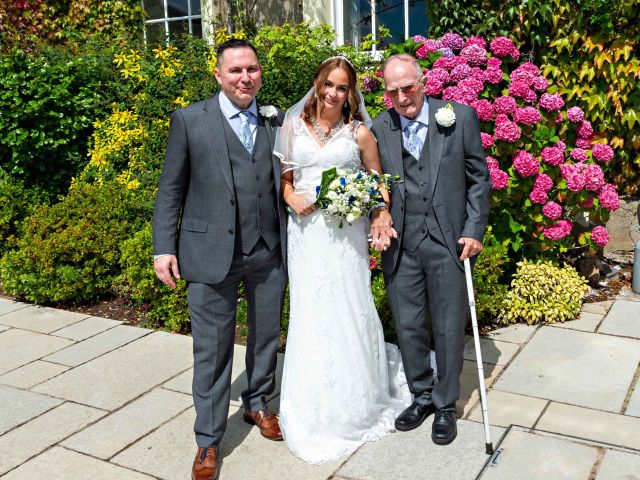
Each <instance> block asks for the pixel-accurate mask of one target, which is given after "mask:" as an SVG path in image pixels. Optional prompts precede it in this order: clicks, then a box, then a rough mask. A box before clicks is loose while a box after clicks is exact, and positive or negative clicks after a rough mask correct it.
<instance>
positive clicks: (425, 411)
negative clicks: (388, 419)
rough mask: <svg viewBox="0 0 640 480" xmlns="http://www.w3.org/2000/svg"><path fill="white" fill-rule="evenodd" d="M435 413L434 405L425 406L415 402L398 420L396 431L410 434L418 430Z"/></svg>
mask: <svg viewBox="0 0 640 480" xmlns="http://www.w3.org/2000/svg"><path fill="white" fill-rule="evenodd" d="M433 412H435V407H434V406H433V404H432V403H429V404H427V405H423V404H422V403H418V402H413V403H412V404H411V405H409V406H408V407H407V408H406V409H405V410H404V412H402V413H401V414H400V416H399V417H398V418H396V430H400V431H401V432H408V431H409V430H413V429H414V428H418V427H419V426H420V425H422V422H424V421H425V419H426V418H427V417H428V416H429V415H431V414H432V413H433Z"/></svg>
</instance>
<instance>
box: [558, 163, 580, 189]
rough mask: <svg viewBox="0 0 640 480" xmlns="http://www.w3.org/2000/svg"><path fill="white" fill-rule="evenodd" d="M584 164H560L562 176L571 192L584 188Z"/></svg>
mask: <svg viewBox="0 0 640 480" xmlns="http://www.w3.org/2000/svg"><path fill="white" fill-rule="evenodd" d="M582 167H584V164H577V165H571V164H569V163H565V164H563V165H560V172H561V174H562V178H564V179H565V180H566V182H567V188H568V189H569V190H571V191H572V192H579V191H580V190H582V189H583V188H584V184H585V182H586V179H585V178H584V171H583V168H582Z"/></svg>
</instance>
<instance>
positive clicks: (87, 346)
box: [44, 325, 151, 367]
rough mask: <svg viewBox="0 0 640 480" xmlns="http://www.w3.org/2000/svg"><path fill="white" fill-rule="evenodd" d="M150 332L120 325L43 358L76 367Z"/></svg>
mask: <svg viewBox="0 0 640 480" xmlns="http://www.w3.org/2000/svg"><path fill="white" fill-rule="evenodd" d="M150 333H151V331H150V330H147V329H145V328H138V327H131V326H129V325H120V326H117V327H114V328H112V329H111V330H107V331H106V332H102V333H99V334H98V335H96V336H94V337H91V338H88V339H86V340H83V341H81V342H79V343H76V344H74V345H71V346H70V347H67V348H65V349H64V350H59V351H57V352H55V353H53V354H52V355H49V356H47V357H45V358H44V360H46V361H48V362H53V363H59V364H61V365H67V366H69V367H76V366H78V365H80V364H82V363H86V362H88V361H89V360H92V359H94V358H96V357H99V356H100V355H103V354H105V353H107V352H110V351H112V350H115V349H116V348H118V347H121V346H123V345H126V344H127V343H130V342H132V341H133V340H136V339H137V338H140V337H144V336H145V335H149V334H150Z"/></svg>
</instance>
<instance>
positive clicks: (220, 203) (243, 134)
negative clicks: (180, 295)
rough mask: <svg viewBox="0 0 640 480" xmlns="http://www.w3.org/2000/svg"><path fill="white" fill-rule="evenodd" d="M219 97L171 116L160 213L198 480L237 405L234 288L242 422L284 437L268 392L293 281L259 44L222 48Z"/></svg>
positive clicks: (156, 226)
mask: <svg viewBox="0 0 640 480" xmlns="http://www.w3.org/2000/svg"><path fill="white" fill-rule="evenodd" d="M215 76H216V79H217V81H218V83H219V84H220V88H221V91H220V93H219V94H217V95H215V96H213V97H211V98H209V99H207V100H205V101H203V102H199V103H196V104H194V105H191V106H189V107H186V108H182V109H179V110H177V111H176V112H174V113H173V114H172V116H171V128H170V132H169V140H168V145H167V152H166V159H165V164H164V169H163V172H162V177H161V178H160V185H159V188H158V195H157V199H156V203H155V210H154V215H153V246H154V254H155V256H156V257H155V260H154V266H155V270H156V274H157V276H158V278H159V279H160V280H161V281H163V282H164V283H166V284H167V285H169V286H171V287H175V282H174V277H175V278H180V277H182V278H184V279H186V280H187V281H188V282H189V287H188V303H189V310H190V315H191V332H192V335H193V356H194V375H193V400H194V405H195V409H196V421H195V426H194V430H195V436H196V443H197V446H198V450H197V453H196V457H195V460H194V462H193V469H192V478H193V479H196V480H204V479H216V478H218V475H219V472H220V469H219V461H218V445H219V443H220V440H221V439H222V435H223V433H224V430H225V428H226V423H227V415H228V412H229V400H230V398H229V397H230V383H231V365H232V359H233V342H234V337H235V323H236V306H237V299H238V293H237V292H238V287H239V285H240V282H244V286H245V293H246V298H247V303H248V314H247V317H248V318H247V320H248V327H249V336H248V339H247V353H246V370H247V379H248V387H247V389H246V390H245V391H244V392H243V393H242V400H243V403H244V407H245V413H244V419H245V421H247V422H248V423H251V424H255V425H258V427H259V428H260V432H261V433H262V435H263V436H264V437H266V438H268V439H271V440H282V434H281V432H280V428H279V425H278V419H277V417H276V416H275V415H274V414H273V413H271V412H270V411H269V409H268V407H267V405H266V401H265V398H266V397H267V396H268V395H270V394H271V393H273V391H274V387H275V369H276V349H277V346H278V341H279V334H280V316H281V312H282V303H283V299H284V294H285V289H286V283H287V279H286V272H285V267H284V262H283V259H284V258H286V254H285V247H286V240H285V238H284V235H285V232H286V212H285V210H284V208H283V206H282V203H281V201H280V181H279V180H280V165H279V162H278V160H277V158H276V157H274V156H273V142H274V140H275V127H276V126H277V125H279V124H280V123H281V121H282V119H283V112H281V111H279V110H277V109H275V108H274V107H271V106H259V104H257V103H256V99H255V97H256V94H257V93H258V91H259V89H260V87H261V85H262V72H261V68H260V64H259V62H258V57H257V53H256V51H255V49H254V47H253V46H252V45H250V44H249V43H247V42H245V41H242V40H231V41H229V42H227V43H225V44H222V45H221V46H219V47H218V50H217V67H216V70H215Z"/></svg>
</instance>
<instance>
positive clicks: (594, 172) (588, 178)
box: [584, 163, 605, 192]
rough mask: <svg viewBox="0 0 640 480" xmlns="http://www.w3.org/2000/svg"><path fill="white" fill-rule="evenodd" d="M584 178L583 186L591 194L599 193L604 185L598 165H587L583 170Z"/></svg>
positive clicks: (602, 174) (602, 175)
mask: <svg viewBox="0 0 640 480" xmlns="http://www.w3.org/2000/svg"><path fill="white" fill-rule="evenodd" d="M584 178H585V182H584V186H585V188H586V189H587V190H589V191H591V192H597V191H599V190H600V189H601V188H602V186H603V185H604V184H605V181H604V172H603V171H602V168H600V165H596V164H594V163H591V164H589V165H587V167H586V168H585V170H584Z"/></svg>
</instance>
